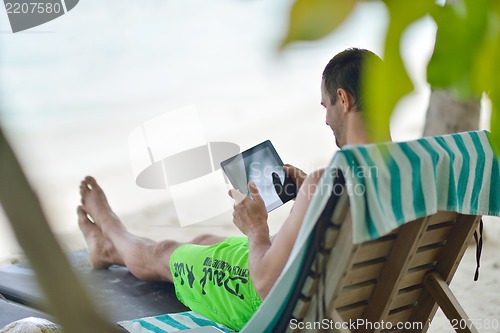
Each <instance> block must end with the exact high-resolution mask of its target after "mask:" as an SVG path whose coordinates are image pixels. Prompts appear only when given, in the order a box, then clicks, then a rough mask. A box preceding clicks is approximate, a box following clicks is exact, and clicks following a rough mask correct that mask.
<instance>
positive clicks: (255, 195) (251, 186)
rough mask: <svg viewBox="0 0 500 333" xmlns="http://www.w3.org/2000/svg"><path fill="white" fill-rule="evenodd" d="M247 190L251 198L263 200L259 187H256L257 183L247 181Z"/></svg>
mask: <svg viewBox="0 0 500 333" xmlns="http://www.w3.org/2000/svg"><path fill="white" fill-rule="evenodd" d="M248 191H249V192H250V194H251V195H252V198H253V199H254V200H259V201H264V200H262V197H261V196H260V193H259V189H258V188H257V185H255V183H254V182H253V181H251V182H249V183H248Z"/></svg>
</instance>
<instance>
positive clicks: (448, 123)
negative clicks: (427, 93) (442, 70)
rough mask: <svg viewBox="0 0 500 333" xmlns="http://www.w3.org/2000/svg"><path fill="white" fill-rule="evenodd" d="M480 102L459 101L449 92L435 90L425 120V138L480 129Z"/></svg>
mask: <svg viewBox="0 0 500 333" xmlns="http://www.w3.org/2000/svg"><path fill="white" fill-rule="evenodd" d="M480 110H481V101H480V100H469V101H459V100H457V99H456V98H455V97H454V96H453V94H452V93H451V92H449V91H447V90H433V91H432V92H431V98H430V101H429V108H428V109H427V116H426V119H425V127H424V133H423V135H424V136H431V135H441V134H449V133H457V132H465V131H474V130H477V129H479V111H480Z"/></svg>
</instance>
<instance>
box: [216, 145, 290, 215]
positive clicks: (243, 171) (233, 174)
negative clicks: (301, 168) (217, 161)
mask: <svg viewBox="0 0 500 333" xmlns="http://www.w3.org/2000/svg"><path fill="white" fill-rule="evenodd" d="M221 167H222V169H223V170H224V173H225V174H226V176H227V178H228V179H229V181H230V182H231V185H233V187H234V188H235V189H237V190H239V191H240V192H241V193H243V194H244V195H246V196H247V197H250V195H249V193H248V187H247V186H248V182H250V181H253V182H254V183H255V185H256V186H257V188H258V189H259V192H260V195H261V196H262V199H263V200H264V203H265V204H266V208H267V211H268V212H270V211H271V210H273V209H275V208H277V207H279V206H281V205H282V204H283V203H284V202H283V201H281V199H280V197H279V196H278V194H277V193H276V190H275V189H274V185H273V177H272V173H273V172H276V173H277V174H278V176H279V177H280V179H281V182H282V183H283V181H284V178H285V173H284V171H283V162H282V161H281V158H280V157H279V156H278V153H276V150H275V149H274V146H273V145H272V143H271V141H269V140H267V141H264V142H262V143H260V144H258V145H257V146H255V147H253V148H250V149H248V150H245V151H244V152H242V153H240V154H238V155H236V156H234V157H231V158H229V159H227V160H225V161H223V162H221Z"/></svg>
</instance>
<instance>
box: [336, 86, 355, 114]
mask: <svg viewBox="0 0 500 333" xmlns="http://www.w3.org/2000/svg"><path fill="white" fill-rule="evenodd" d="M337 98H338V99H339V100H340V105H341V107H342V112H344V113H347V112H349V111H350V110H351V106H352V103H351V96H350V95H349V93H348V92H347V90H345V89H343V88H339V89H337Z"/></svg>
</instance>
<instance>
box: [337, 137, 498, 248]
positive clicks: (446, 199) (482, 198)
mask: <svg viewBox="0 0 500 333" xmlns="http://www.w3.org/2000/svg"><path fill="white" fill-rule="evenodd" d="M488 136H489V133H488V132H486V131H476V132H465V133H456V134H450V135H443V136H436V137H426V138H421V139H418V140H415V141H411V142H400V143H396V142H388V143H381V144H369V145H361V146H347V147H345V148H343V149H342V150H340V151H339V152H338V153H337V154H336V155H335V157H334V159H333V160H332V162H331V164H330V166H329V168H328V170H327V175H328V174H330V175H334V174H335V172H336V170H338V169H340V170H342V172H343V174H344V177H345V180H346V188H347V191H348V194H349V199H350V203H351V213H352V219H353V241H354V242H355V243H360V242H363V241H366V240H370V239H375V238H378V237H380V236H382V235H385V234H387V233H388V232H390V231H391V230H393V229H395V228H397V227H398V226H400V225H401V224H404V223H406V222H409V221H412V220H414V219H417V218H420V217H423V216H427V215H430V214H434V213H435V212H437V211H438V210H446V211H454V212H458V213H462V214H469V215H495V216H498V215H500V171H499V162H498V159H497V158H496V157H495V155H494V153H493V150H492V148H491V145H490V142H489V139H488ZM337 172H338V171H337ZM334 190H335V189H334Z"/></svg>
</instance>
